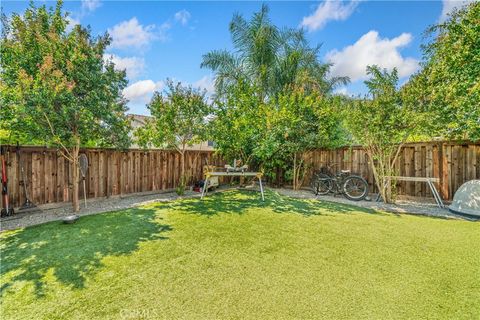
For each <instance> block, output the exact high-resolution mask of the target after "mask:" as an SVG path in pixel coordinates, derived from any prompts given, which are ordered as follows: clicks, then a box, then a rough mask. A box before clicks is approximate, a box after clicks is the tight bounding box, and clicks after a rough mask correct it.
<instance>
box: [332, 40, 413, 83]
mask: <svg viewBox="0 0 480 320" xmlns="http://www.w3.org/2000/svg"><path fill="white" fill-rule="evenodd" d="M411 41H412V35H411V34H409V33H402V34H401V35H399V36H398V37H396V38H392V39H388V38H384V39H382V38H380V37H379V35H378V32H377V31H374V30H372V31H369V32H368V33H366V34H364V35H363V36H362V37H361V38H360V39H358V40H357V42H355V43H354V44H353V45H350V46H347V47H345V48H343V49H342V50H341V51H338V50H332V51H330V52H328V53H327V55H326V56H325V59H326V60H327V61H328V62H331V63H333V66H332V68H331V75H332V76H349V77H350V80H352V81H357V80H361V79H365V78H366V68H367V66H368V65H374V64H376V65H378V66H379V67H381V68H385V69H387V70H392V69H393V68H394V67H396V68H397V70H398V75H399V76H400V77H406V76H409V75H411V74H412V73H414V72H415V71H416V70H417V69H418V60H416V59H414V58H409V57H402V55H401V54H400V52H399V49H400V48H402V47H404V46H406V45H408V44H409V43H410V42H411Z"/></svg>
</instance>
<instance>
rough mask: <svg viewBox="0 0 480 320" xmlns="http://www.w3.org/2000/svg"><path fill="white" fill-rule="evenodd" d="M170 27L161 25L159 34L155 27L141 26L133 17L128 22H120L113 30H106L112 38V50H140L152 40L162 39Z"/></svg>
mask: <svg viewBox="0 0 480 320" xmlns="http://www.w3.org/2000/svg"><path fill="white" fill-rule="evenodd" d="M169 28H170V26H169V25H166V24H163V25H162V26H161V27H160V30H159V31H160V33H159V32H157V31H156V27H155V25H153V24H152V25H148V26H143V25H141V24H140V23H139V22H138V20H137V18H135V17H133V18H132V19H130V20H128V21H123V22H120V23H119V24H117V25H115V26H114V27H113V28H111V29H108V33H109V34H110V36H111V37H112V44H111V47H112V48H119V49H121V48H128V47H133V48H137V49H138V48H142V47H145V46H146V45H148V44H149V43H150V42H151V41H152V40H155V39H158V38H160V39H161V38H162V32H163V31H164V30H167V29H169Z"/></svg>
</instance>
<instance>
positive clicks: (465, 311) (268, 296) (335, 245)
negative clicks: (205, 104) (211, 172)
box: [1, 191, 480, 319]
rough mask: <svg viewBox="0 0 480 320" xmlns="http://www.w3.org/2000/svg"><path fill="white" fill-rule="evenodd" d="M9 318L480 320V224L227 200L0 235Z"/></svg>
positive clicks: (239, 197) (245, 196)
mask: <svg viewBox="0 0 480 320" xmlns="http://www.w3.org/2000/svg"><path fill="white" fill-rule="evenodd" d="M1 252H2V261H1V308H2V319H7V318H8V319H63V318H65V319H71V318H75V319H145V318H146V319H161V318H165V319H178V318H183V319H232V318H234V319H244V318H246V319H291V318H301V319H310V318H318V319H479V318H480V303H479V301H480V224H479V223H474V222H467V221H453V220H444V219H434V218H427V217H418V216H410V215H399V216H398V215H392V214H386V213H380V212H373V211H369V210H365V209H360V208H357V207H353V206H346V205H340V204H332V203H328V202H318V201H307V200H295V199H291V198H286V197H281V196H279V195H277V194H275V193H273V192H268V193H267V201H266V202H265V203H261V202H260V201H259V200H258V195H257V194H255V193H250V192H237V191H232V192H225V193H222V194H216V195H212V196H209V197H207V198H205V199H204V200H200V199H189V200H181V201H175V202H170V203H162V204H155V205H149V206H145V207H142V208H137V209H131V210H125V211H119V212H113V213H108V214H101V215H96V216H88V217H82V218H81V219H80V220H79V221H78V222H77V223H76V224H74V225H63V224H61V223H59V222H54V223H48V224H45V225H41V226H36V227H31V228H27V229H23V230H17V231H13V232H5V233H3V234H2V235H1Z"/></svg>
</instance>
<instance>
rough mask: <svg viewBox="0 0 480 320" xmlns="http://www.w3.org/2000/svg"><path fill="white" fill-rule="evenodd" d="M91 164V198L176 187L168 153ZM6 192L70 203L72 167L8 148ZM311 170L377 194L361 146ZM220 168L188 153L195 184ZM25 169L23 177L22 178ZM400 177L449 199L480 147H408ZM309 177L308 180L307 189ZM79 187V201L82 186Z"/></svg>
mask: <svg viewBox="0 0 480 320" xmlns="http://www.w3.org/2000/svg"><path fill="white" fill-rule="evenodd" d="M81 152H83V153H86V155H87V157H88V160H89V167H88V173H87V177H86V194H87V198H96V197H110V196H116V195H124V194H129V193H138V192H148V191H162V190H169V189H173V188H175V187H177V183H178V178H179V176H180V155H179V154H178V153H177V152H175V151H168V150H147V151H144V150H139V149H135V150H128V151H125V152H122V151H117V150H113V149H82V150H81ZM5 157H6V160H7V163H8V167H7V169H8V179H9V180H8V188H9V193H10V199H11V202H12V203H13V205H14V206H15V207H18V206H21V205H22V204H23V203H24V201H25V193H24V191H23V183H26V186H27V192H28V195H29V198H30V200H32V201H33V202H35V203H36V204H46V203H55V202H67V201H71V198H72V186H73V181H72V166H71V164H70V163H69V162H68V161H67V160H65V159H64V158H63V157H62V156H61V155H60V153H59V152H58V150H57V149H53V148H42V147H23V146H22V147H20V148H19V149H18V150H17V148H16V146H7V153H6V155H5ZM306 161H307V163H308V164H309V166H310V168H311V171H313V170H314V169H318V168H320V167H323V166H326V165H331V164H333V163H337V164H338V170H340V169H349V170H351V171H352V172H355V173H358V174H361V175H362V176H364V177H365V178H366V179H367V181H368V182H369V185H370V188H371V189H370V190H372V191H375V190H376V188H375V185H374V179H373V173H372V171H371V169H370V166H369V163H368V158H367V155H366V153H365V152H364V151H363V150H362V148H361V147H352V148H342V149H336V150H315V151H313V152H311V153H310V154H309V155H308V156H307V159H306ZM207 162H208V164H211V165H218V166H222V165H224V164H225V162H224V161H223V160H222V159H221V158H220V157H217V156H215V155H214V153H213V152H211V151H187V153H186V158H185V167H186V171H187V172H188V173H189V174H190V176H191V181H195V180H198V179H201V178H202V171H203V165H204V164H206V163H207ZM22 168H23V170H24V174H23V175H22ZM396 168H397V170H398V172H397V174H398V175H400V176H407V177H433V178H439V181H440V182H439V183H438V184H437V188H438V190H439V191H440V193H441V195H442V198H443V199H445V200H449V199H451V198H452V197H453V194H454V193H455V191H456V190H457V189H458V188H459V187H460V186H461V185H462V184H463V183H464V182H466V181H468V180H471V179H480V142H477V143H473V142H463V143H457V142H429V143H412V144H407V145H405V146H404V148H403V150H402V151H401V154H400V156H399V158H398V160H397V162H396ZM309 179H310V175H308V176H307V177H306V181H305V185H308V183H309V181H308V180H309ZM78 183H79V186H80V188H79V190H80V198H83V187H82V184H81V182H78ZM397 192H398V194H399V195H407V196H414V197H431V196H432V195H431V194H430V190H429V188H428V186H427V185H426V184H424V183H420V182H409V181H399V182H398V186H397Z"/></svg>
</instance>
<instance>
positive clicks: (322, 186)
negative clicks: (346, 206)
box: [311, 164, 368, 201]
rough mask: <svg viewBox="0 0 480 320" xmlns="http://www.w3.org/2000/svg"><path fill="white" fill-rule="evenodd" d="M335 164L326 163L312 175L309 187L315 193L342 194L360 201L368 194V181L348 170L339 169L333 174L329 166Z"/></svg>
mask: <svg viewBox="0 0 480 320" xmlns="http://www.w3.org/2000/svg"><path fill="white" fill-rule="evenodd" d="M335 165H337V164H333V165H327V167H328V168H325V167H323V168H321V169H320V171H318V172H315V173H314V174H313V176H312V181H311V188H312V191H313V192H314V193H315V195H327V194H329V193H333V194H334V195H337V194H342V195H343V196H344V197H345V198H347V199H349V200H352V201H360V200H363V199H365V198H366V197H367V195H368V183H367V181H366V180H365V179H364V178H362V177H361V176H359V175H355V174H351V172H350V170H341V171H340V172H339V173H336V174H333V173H332V171H331V168H332V167H333V166H335Z"/></svg>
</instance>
